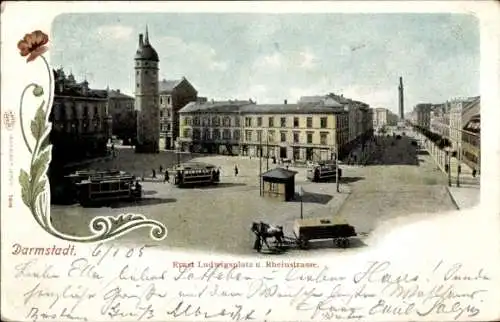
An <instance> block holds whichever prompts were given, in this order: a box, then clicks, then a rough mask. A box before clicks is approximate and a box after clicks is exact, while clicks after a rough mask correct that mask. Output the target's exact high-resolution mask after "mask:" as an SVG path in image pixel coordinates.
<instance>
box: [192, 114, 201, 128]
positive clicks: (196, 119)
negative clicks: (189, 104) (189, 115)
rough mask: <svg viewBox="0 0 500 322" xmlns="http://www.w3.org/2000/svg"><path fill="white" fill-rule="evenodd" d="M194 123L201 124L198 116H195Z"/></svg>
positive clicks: (195, 124)
mask: <svg viewBox="0 0 500 322" xmlns="http://www.w3.org/2000/svg"><path fill="white" fill-rule="evenodd" d="M193 125H194V126H199V125H200V118H199V117H198V116H195V117H193Z"/></svg>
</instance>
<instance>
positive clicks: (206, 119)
mask: <svg viewBox="0 0 500 322" xmlns="http://www.w3.org/2000/svg"><path fill="white" fill-rule="evenodd" d="M209 124H210V119H209V118H208V117H204V118H203V119H202V120H201V125H203V126H209Z"/></svg>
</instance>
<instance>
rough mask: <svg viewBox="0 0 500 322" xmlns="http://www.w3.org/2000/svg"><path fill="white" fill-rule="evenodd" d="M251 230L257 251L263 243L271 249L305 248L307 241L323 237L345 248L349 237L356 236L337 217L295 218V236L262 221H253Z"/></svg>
mask: <svg viewBox="0 0 500 322" xmlns="http://www.w3.org/2000/svg"><path fill="white" fill-rule="evenodd" d="M251 230H252V232H253V233H254V234H255V236H256V240H255V244H254V249H256V250H257V251H259V252H260V251H261V248H262V245H263V244H264V245H266V246H267V248H268V249H270V250H271V249H272V250H273V251H277V250H278V251H279V250H281V249H283V248H285V247H290V246H298V247H299V248H301V249H307V248H308V247H309V241H311V240H325V239H332V240H333V243H334V245H335V246H337V247H342V248H346V247H349V244H350V243H349V238H350V237H355V236H357V234H356V230H355V229H354V227H353V226H351V225H349V224H348V223H347V222H346V221H345V220H344V219H341V218H338V217H331V218H308V219H298V220H295V222H294V227H293V233H294V235H295V237H288V236H286V235H285V234H284V232H283V227H282V226H276V227H273V226H271V225H269V224H266V223H263V222H260V223H253V225H252V229H251ZM268 238H273V239H274V243H272V244H271V245H272V247H271V246H270V245H269V243H268V242H267V239H268Z"/></svg>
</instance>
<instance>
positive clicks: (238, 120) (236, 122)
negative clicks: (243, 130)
mask: <svg viewBox="0 0 500 322" xmlns="http://www.w3.org/2000/svg"><path fill="white" fill-rule="evenodd" d="M234 126H236V127H239V126H240V117H239V116H236V117H235V118H234Z"/></svg>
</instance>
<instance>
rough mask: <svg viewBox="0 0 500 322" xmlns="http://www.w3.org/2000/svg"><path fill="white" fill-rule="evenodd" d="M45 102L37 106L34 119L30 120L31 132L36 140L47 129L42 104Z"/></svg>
mask: <svg viewBox="0 0 500 322" xmlns="http://www.w3.org/2000/svg"><path fill="white" fill-rule="evenodd" d="M44 104H45V102H42V104H41V105H40V106H39V107H38V109H37V110H36V114H35V119H34V120H33V121H31V126H30V128H31V134H32V135H33V137H34V138H35V139H36V140H40V138H41V137H42V136H43V134H44V133H45V131H46V130H47V126H46V125H45V111H44V110H43V105H44Z"/></svg>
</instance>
